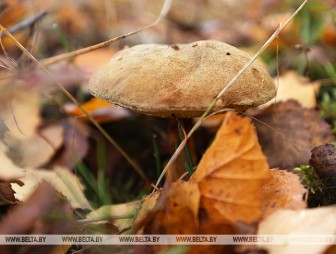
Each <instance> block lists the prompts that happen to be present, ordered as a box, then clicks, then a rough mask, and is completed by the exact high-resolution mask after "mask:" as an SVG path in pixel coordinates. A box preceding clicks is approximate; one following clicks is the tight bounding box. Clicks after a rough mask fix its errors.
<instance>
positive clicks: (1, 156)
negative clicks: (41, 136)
mask: <svg viewBox="0 0 336 254" xmlns="http://www.w3.org/2000/svg"><path fill="white" fill-rule="evenodd" d="M7 152H8V149H7V147H6V145H5V144H4V143H2V142H0V161H1V170H0V180H3V181H11V180H14V179H18V178H21V177H23V176H24V175H25V174H26V170H25V169H23V168H20V167H19V166H17V165H16V164H15V163H14V162H13V161H12V160H11V159H10V158H9V157H8V156H7V154H6V153H7Z"/></svg>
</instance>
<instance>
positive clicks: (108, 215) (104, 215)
mask: <svg viewBox="0 0 336 254" xmlns="http://www.w3.org/2000/svg"><path fill="white" fill-rule="evenodd" d="M138 207H139V201H132V202H129V203H125V204H117V205H105V206H102V207H99V208H98V209H96V210H93V211H92V212H90V213H89V214H87V215H86V219H88V220H112V222H113V225H114V226H115V227H117V228H118V231H119V232H122V231H123V230H125V229H127V228H130V227H131V226H132V223H133V217H134V215H135V213H136V210H137V209H138Z"/></svg>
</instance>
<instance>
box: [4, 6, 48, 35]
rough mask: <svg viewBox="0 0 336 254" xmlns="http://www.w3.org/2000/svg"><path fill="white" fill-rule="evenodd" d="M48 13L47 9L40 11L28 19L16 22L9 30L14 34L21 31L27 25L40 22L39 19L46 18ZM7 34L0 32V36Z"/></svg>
mask: <svg viewBox="0 0 336 254" xmlns="http://www.w3.org/2000/svg"><path fill="white" fill-rule="evenodd" d="M46 15H47V12H46V11H41V12H40V13H38V14H36V15H35V16H33V17H31V18H29V19H26V20H24V21H22V22H20V23H19V24H16V25H15V26H12V27H10V28H8V29H7V31H8V32H9V33H11V34H14V33H16V32H19V31H21V30H23V29H25V28H27V27H30V26H32V25H34V24H35V23H36V22H38V21H39V20H41V19H42V18H44V17H45V16H46ZM4 36H6V35H5V34H0V38H2V37H4Z"/></svg>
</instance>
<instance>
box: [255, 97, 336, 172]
mask: <svg viewBox="0 0 336 254" xmlns="http://www.w3.org/2000/svg"><path fill="white" fill-rule="evenodd" d="M256 118H257V120H259V121H261V122H262V123H263V124H262V123H260V122H259V121H256V120H254V124H255V126H256V129H257V133H258V137H259V142H260V144H261V146H262V149H263V152H264V153H265V155H266V156H267V159H268V162H269V164H270V167H271V168H276V167H278V168H287V169H290V168H293V167H297V166H300V165H303V164H308V162H309V159H310V154H311V153H310V151H311V149H312V148H314V147H315V146H319V145H322V144H325V143H329V142H332V141H333V140H334V136H333V135H332V132H331V128H330V126H329V125H328V124H327V123H326V122H325V121H324V120H322V119H321V117H320V116H319V113H318V112H317V111H315V110H313V109H306V108H303V107H302V106H300V104H299V103H298V102H296V101H293V100H290V101H287V102H280V103H277V104H275V105H272V106H270V107H269V108H267V109H265V110H264V111H263V112H262V113H260V114H259V115H257V116H256ZM265 124H266V125H265ZM272 128H273V129H272ZM274 130H276V131H274ZM279 133H280V134H281V135H280V134H279Z"/></svg>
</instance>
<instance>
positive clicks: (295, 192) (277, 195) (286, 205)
mask: <svg viewBox="0 0 336 254" xmlns="http://www.w3.org/2000/svg"><path fill="white" fill-rule="evenodd" d="M262 191H263V194H264V202H263V208H262V210H263V217H264V218H265V217H267V216H268V215H270V214H271V213H273V212H275V211H277V210H279V209H292V210H299V209H304V208H306V207H307V202H305V200H304V197H305V195H307V194H308V193H307V190H306V189H305V188H304V187H303V186H302V184H301V182H300V178H299V176H298V175H295V174H293V173H290V172H287V171H285V170H277V169H273V170H271V179H270V180H269V181H268V182H267V183H266V184H265V185H264V186H263V188H262Z"/></svg>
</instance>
